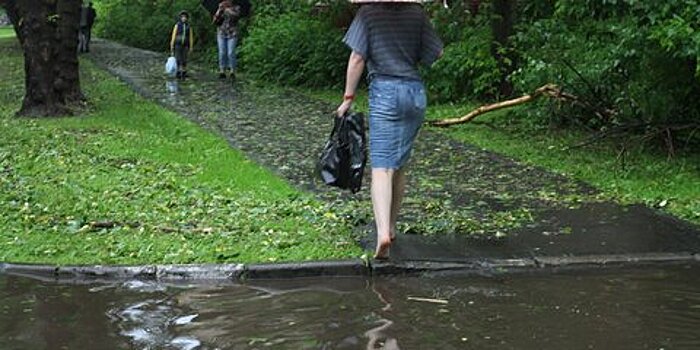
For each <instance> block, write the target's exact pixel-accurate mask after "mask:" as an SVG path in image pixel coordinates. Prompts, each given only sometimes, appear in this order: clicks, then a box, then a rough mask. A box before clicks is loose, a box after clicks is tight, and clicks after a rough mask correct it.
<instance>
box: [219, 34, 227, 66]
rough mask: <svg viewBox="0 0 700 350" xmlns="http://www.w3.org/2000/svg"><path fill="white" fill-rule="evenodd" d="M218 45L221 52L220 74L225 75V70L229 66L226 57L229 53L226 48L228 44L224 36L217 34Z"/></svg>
mask: <svg viewBox="0 0 700 350" xmlns="http://www.w3.org/2000/svg"><path fill="white" fill-rule="evenodd" d="M216 44H217V48H218V50H219V73H223V72H224V69H226V66H227V65H228V57H227V56H226V52H227V51H228V50H227V48H226V46H227V44H228V43H227V42H226V39H225V38H224V36H223V35H221V34H217V35H216Z"/></svg>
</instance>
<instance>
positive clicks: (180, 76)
mask: <svg viewBox="0 0 700 350" xmlns="http://www.w3.org/2000/svg"><path fill="white" fill-rule="evenodd" d="M175 78H176V79H178V80H180V79H182V72H177V74H175Z"/></svg>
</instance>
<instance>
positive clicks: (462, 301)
mask: <svg viewBox="0 0 700 350" xmlns="http://www.w3.org/2000/svg"><path fill="white" fill-rule="evenodd" d="M698 272H700V268H699V267H688V268H680V267H678V268H665V269H657V270H643V271H608V272H605V273H597V274H593V273H588V274H578V275H571V274H560V275H520V276H504V277H497V278H486V277H478V278H477V277H459V276H451V277H450V276H443V277H440V278H387V279H375V280H370V281H367V280H364V279H352V278H347V279H341V278H336V279H331V278H326V279H304V280H295V281H269V282H254V283H251V284H247V285H239V284H226V285H206V286H173V285H167V286H166V285H162V284H157V283H148V282H139V281H132V282H127V283H117V284H109V285H95V284H93V285H84V286H83V285H59V284H53V283H46V282H38V281H33V280H29V279H25V278H19V277H11V276H1V275H0V349H54V348H57V349H60V348H69V349H74V348H75V349H83V348H86V349H108V348H109V349H111V348H136V349H187V350H194V349H198V350H210V349H263V348H274V349H362V348H366V349H399V348H401V349H463V348H492V347H498V348H499V349H500V348H502V349H541V348H560V349H571V348H591V349H620V348H634V349H645V348H648V349H659V348H687V349H695V348H700V336H699V335H698V334H697V328H698V327H700V274H698ZM431 299H440V300H445V301H447V304H436V303H430V302H422V301H421V300H431Z"/></svg>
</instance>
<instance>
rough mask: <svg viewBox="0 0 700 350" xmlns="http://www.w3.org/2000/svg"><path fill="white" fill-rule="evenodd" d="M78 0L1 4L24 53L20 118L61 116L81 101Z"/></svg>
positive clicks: (24, 0) (10, 0) (5, 0)
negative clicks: (23, 90) (22, 95)
mask: <svg viewBox="0 0 700 350" xmlns="http://www.w3.org/2000/svg"><path fill="white" fill-rule="evenodd" d="M80 3H81V1H80V0H21V1H18V0H0V5H2V6H3V7H4V8H5V9H6V11H7V13H8V15H9V17H10V20H11V21H12V25H13V26H14V28H15V32H16V33H17V38H18V39H19V42H20V44H21V46H22V50H23V52H24V72H25V80H24V86H25V94H24V99H23V101H22V107H21V109H20V110H19V112H18V113H17V115H20V116H60V115H68V114H70V113H71V108H70V107H71V106H73V105H74V104H75V103H77V102H80V101H82V100H83V94H82V92H81V90H80V77H79V70H78V53H77V43H78V28H79V21H80Z"/></svg>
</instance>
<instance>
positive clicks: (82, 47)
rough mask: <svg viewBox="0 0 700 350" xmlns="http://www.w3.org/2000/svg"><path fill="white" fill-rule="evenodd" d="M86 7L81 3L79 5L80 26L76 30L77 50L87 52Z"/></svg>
mask: <svg viewBox="0 0 700 350" xmlns="http://www.w3.org/2000/svg"><path fill="white" fill-rule="evenodd" d="M88 13H89V11H88V8H87V6H85V4H84V3H83V4H82V6H80V27H79V30H78V52H88V39H87V38H88V35H89V34H88V32H89V29H88V28H89V26H88V17H89V16H88Z"/></svg>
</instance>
